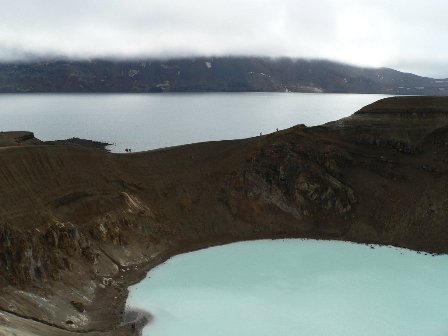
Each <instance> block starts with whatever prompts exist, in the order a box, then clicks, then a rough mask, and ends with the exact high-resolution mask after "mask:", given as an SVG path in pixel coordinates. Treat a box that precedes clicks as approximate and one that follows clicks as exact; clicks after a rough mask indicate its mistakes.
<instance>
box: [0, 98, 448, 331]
mask: <svg viewBox="0 0 448 336" xmlns="http://www.w3.org/2000/svg"><path fill="white" fill-rule="evenodd" d="M447 126H448V99H445V98H429V97H426V98H424V97H419V98H416V97H402V98H390V99H386V100H382V101H379V102H377V103H374V104H372V105H369V106H367V107H365V108H363V109H362V110H360V111H358V112H357V113H355V114H354V115H353V116H351V117H349V118H346V119H342V120H339V121H336V122H332V123H329V124H326V125H323V126H319V127H312V128H307V127H304V126H300V125H299V126H296V127H293V128H291V129H288V130H285V131H281V132H276V133H273V134H270V135H267V136H263V137H257V138H252V139H247V140H239V141H223V142H210V143H202V144H195V145H188V146H181V147H176V148H171V149H163V150H158V151H152V152H144V153H135V154H121V155H120V154H110V153H104V152H100V151H96V150H92V149H86V148H82V147H77V146H48V145H26V146H25V145H22V146H10V145H11V143H9V144H7V146H6V147H3V148H0V160H1V162H2V164H1V165H0V186H1V190H2V193H0V263H1V268H2V269H3V270H5V271H4V272H2V273H1V274H0V287H1V289H0V310H1V311H5V312H9V313H10V314H12V315H5V314H4V313H0V325H1V324H3V325H4V326H5V327H3V329H2V327H1V326H0V331H1V330H6V329H5V328H6V326H8V328H21V330H22V331H23V330H25V331H28V332H30V333H31V334H32V333H34V334H39V335H51V334H54V335H58V332H60V330H61V328H63V329H67V330H76V331H80V332H85V331H90V332H91V333H94V331H96V332H99V331H103V332H102V334H103V335H126V334H128V335H129V334H133V333H134V332H135V329H136V328H137V329H138V323H141V322H142V321H141V320H137V322H138V323H137V325H134V324H133V323H129V324H121V321H122V313H123V308H124V302H125V298H126V293H127V291H126V287H127V286H128V285H129V284H130V283H132V282H133V281H136V280H138V279H139V278H141V277H142V276H143V275H144V273H145V271H146V270H147V269H148V268H150V267H153V266H154V265H156V264H157V263H159V262H161V261H163V260H164V259H165V258H167V257H169V256H170V255H173V254H175V253H178V252H181V251H188V250H191V249H195V248H200V247H204V246H208V245H213V244H221V243H225V242H230V241H236V240H243V239H255V238H266V237H272V238H274V237H313V238H322V239H325V238H332V239H344V240H350V241H356V242H366V243H367V242H369V243H379V244H393V245H397V246H403V247H408V248H412V249H418V250H425V251H428V252H436V253H446V252H448V245H447V244H446V242H447V241H448V226H447V225H446V218H447V217H448V207H447V202H448V201H447V197H446V195H447V191H448V178H447V176H448V175H447V174H448V162H447V153H448V127H447ZM33 141H34V140H33ZM5 143H6V142H5ZM20 316H21V317H23V318H27V319H29V318H32V319H34V320H38V321H41V322H43V324H42V323H37V322H36V323H33V322H30V320H24V319H21V318H20Z"/></svg>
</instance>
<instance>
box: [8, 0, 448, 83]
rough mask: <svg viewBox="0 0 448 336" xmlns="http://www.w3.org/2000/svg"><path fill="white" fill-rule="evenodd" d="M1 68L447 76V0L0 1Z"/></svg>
mask: <svg viewBox="0 0 448 336" xmlns="http://www.w3.org/2000/svg"><path fill="white" fill-rule="evenodd" d="M0 9H1V10H0V60H18V59H24V58H27V57H30V55H35V56H36V55H37V56H41V57H46V56H69V57H77V58H93V57H110V56H114V57H116V56H118V57H154V56H157V57H159V56H190V55H207V56H210V55H262V56H290V57H303V58H325V59H330V60H337V61H342V62H346V63H351V64H356V65H367V66H375V67H376V66H387V67H392V68H396V69H399V70H403V71H409V72H414V73H417V74H420V75H426V76H433V77H448V43H447V42H448V20H447V15H448V1H446V0H424V1H423V0H422V1H417V0H208V1H205V0H12V1H9V0H8V1H6V0H0Z"/></svg>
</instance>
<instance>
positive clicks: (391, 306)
mask: <svg viewBox="0 0 448 336" xmlns="http://www.w3.org/2000/svg"><path fill="white" fill-rule="evenodd" d="M447 305H448V256H430V255H424V254H418V253H417V252H413V251H409V250H404V249H397V248H389V247H378V246H375V248H374V249H372V248H371V247H369V246H365V245H358V244H352V243H345V242H328V241H314V240H297V239H294V240H276V241H271V240H265V241H252V242H243V243H236V244H230V245H226V246H220V247H213V248H209V249H206V250H202V251H197V252H192V253H188V254H183V255H179V256H176V257H174V258H172V259H170V260H168V261H167V262H166V263H165V264H163V265H160V266H159V267H157V268H155V269H153V270H152V271H151V272H150V273H149V277H148V278H146V279H145V280H143V281H142V282H141V283H139V284H137V285H135V286H133V287H131V290H130V296H129V299H128V306H130V307H139V308H142V309H145V310H147V311H149V312H151V313H152V314H153V316H154V320H153V322H152V323H151V324H150V325H148V326H147V327H146V328H145V330H144V333H143V334H144V335H151V336H178V335H195V336H202V335H204V336H206V335H207V336H210V335H213V336H229V335H238V336H255V335H257V336H272V335H279V336H291V335H300V336H330V335H331V336H360V335H362V336H378V335H381V336H422V335H425V336H446V335H448V309H447Z"/></svg>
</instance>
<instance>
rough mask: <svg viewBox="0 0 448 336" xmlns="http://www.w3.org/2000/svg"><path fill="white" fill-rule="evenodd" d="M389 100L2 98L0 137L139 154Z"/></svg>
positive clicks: (326, 117)
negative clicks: (82, 143) (22, 135)
mask: <svg viewBox="0 0 448 336" xmlns="http://www.w3.org/2000/svg"><path fill="white" fill-rule="evenodd" d="M383 97H385V96H383V95H356V94H303V93H185V94H0V131H11V130H30V131H34V132H35V134H36V136H37V137H38V138H40V139H42V140H56V139H66V138H71V137H81V138H87V139H92V140H100V141H105V142H109V143H114V144H115V145H114V146H112V147H111V150H112V151H114V152H123V151H124V149H125V148H132V149H133V151H142V150H148V149H155V148H160V147H168V146H175V145H182V144H187V143H193V142H201V141H209V140H228V139H239V138H247V137H253V136H257V135H259V134H260V132H262V133H263V134H266V133H270V132H273V131H274V130H275V129H276V128H279V129H284V128H288V127H291V126H293V125H296V124H306V125H308V126H315V125H320V124H323V123H325V122H328V121H332V120H336V119H340V118H342V117H346V116H348V115H350V114H352V113H353V112H355V111H357V110H358V109H360V108H361V107H363V106H364V105H367V104H370V103H372V102H374V101H376V100H378V99H381V98H383Z"/></svg>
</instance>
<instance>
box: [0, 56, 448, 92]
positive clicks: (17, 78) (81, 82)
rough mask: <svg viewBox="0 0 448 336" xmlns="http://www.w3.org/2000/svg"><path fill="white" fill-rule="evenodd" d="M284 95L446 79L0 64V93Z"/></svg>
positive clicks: (421, 88)
mask: <svg viewBox="0 0 448 336" xmlns="http://www.w3.org/2000/svg"><path fill="white" fill-rule="evenodd" d="M289 91H290V92H323V93H382V94H394V95H447V94H448V79H446V80H445V79H433V78H427V77H421V76H417V75H414V74H410V73H404V72H400V71H397V70H393V69H390V68H362V67H356V66H351V65H347V64H342V63H336V62H331V61H323V60H305V59H289V58H280V59H270V58H262V57H196V58H179V59H167V60H157V59H146V60H139V61H137V60H132V61H124V60H90V61H69V60H55V61H47V62H42V61H39V62H29V63H3V64H0V92H289Z"/></svg>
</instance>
